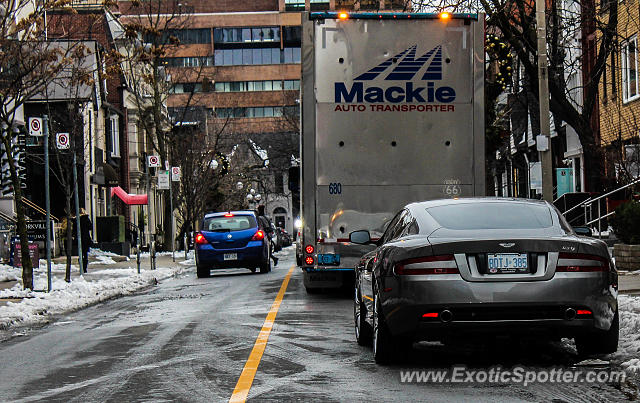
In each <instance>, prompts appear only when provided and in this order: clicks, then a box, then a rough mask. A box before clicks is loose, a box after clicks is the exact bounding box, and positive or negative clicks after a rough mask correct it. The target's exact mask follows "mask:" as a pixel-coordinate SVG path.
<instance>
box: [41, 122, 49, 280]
mask: <svg viewBox="0 0 640 403" xmlns="http://www.w3.org/2000/svg"><path fill="white" fill-rule="evenodd" d="M42 125H43V126H44V127H43V128H42V130H43V134H44V206H45V210H46V213H47V214H46V217H45V229H46V231H47V237H46V244H45V246H44V247H45V249H46V254H47V291H48V292H51V200H50V196H49V116H47V115H44V116H42Z"/></svg>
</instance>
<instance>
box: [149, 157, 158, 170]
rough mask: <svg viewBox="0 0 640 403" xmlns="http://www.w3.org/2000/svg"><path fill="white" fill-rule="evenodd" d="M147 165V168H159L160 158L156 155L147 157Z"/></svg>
mask: <svg viewBox="0 0 640 403" xmlns="http://www.w3.org/2000/svg"><path fill="white" fill-rule="evenodd" d="M147 165H148V166H149V168H159V167H160V158H159V157H158V156H157V155H150V156H148V157H147Z"/></svg>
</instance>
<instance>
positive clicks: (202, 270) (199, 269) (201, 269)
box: [196, 265, 211, 278]
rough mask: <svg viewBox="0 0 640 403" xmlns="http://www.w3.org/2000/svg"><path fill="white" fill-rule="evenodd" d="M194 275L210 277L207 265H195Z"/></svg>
mask: <svg viewBox="0 0 640 403" xmlns="http://www.w3.org/2000/svg"><path fill="white" fill-rule="evenodd" d="M196 275H197V276H198V278H208V277H211V270H210V269H209V267H205V266H200V265H198V266H196Z"/></svg>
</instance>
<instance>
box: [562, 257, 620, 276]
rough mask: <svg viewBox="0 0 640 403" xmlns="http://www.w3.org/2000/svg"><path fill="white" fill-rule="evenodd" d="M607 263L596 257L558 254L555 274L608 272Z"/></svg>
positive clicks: (603, 259)
mask: <svg viewBox="0 0 640 403" xmlns="http://www.w3.org/2000/svg"><path fill="white" fill-rule="evenodd" d="M608 271H609V261H608V260H607V259H605V258H603V257H600V256H596V255H586V254H583V253H564V252H562V253H560V255H559V256H558V266H557V267H556V272H560V273H588V272H608Z"/></svg>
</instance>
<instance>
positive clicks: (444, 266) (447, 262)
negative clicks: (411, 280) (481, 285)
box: [394, 255, 459, 276]
mask: <svg viewBox="0 0 640 403" xmlns="http://www.w3.org/2000/svg"><path fill="white" fill-rule="evenodd" d="M394 272H395V274H397V275H399V276H404V275H416V274H456V273H459V271H458V265H457V264H456V259H455V258H454V257H453V255H439V256H428V257H418V258H413V259H407V260H403V261H402V262H400V263H397V264H396V265H395V267H394Z"/></svg>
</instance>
